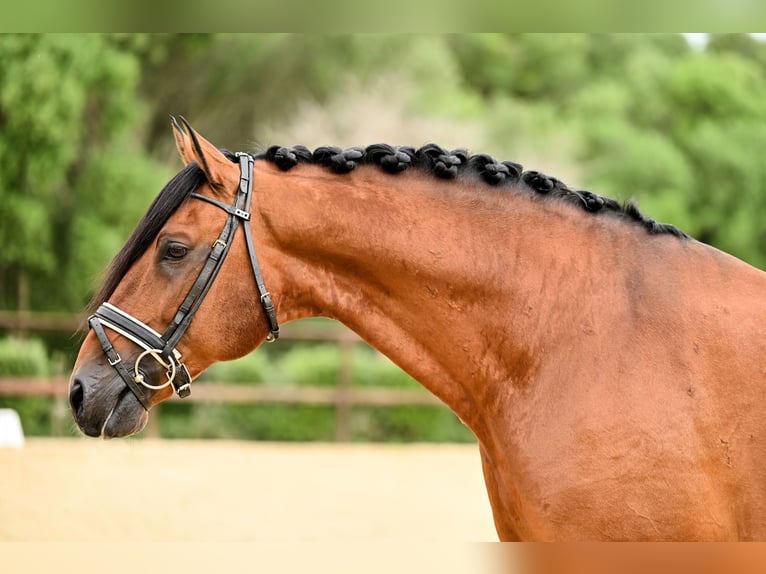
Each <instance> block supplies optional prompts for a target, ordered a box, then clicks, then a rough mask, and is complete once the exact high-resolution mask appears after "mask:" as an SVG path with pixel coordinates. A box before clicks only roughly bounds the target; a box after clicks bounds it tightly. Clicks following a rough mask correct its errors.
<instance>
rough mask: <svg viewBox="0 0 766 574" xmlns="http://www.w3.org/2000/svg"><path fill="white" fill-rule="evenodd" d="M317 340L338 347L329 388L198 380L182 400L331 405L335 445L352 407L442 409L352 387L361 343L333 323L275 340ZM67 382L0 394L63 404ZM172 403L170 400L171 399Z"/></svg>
mask: <svg viewBox="0 0 766 574" xmlns="http://www.w3.org/2000/svg"><path fill="white" fill-rule="evenodd" d="M85 329H86V322H85V317H84V316H83V315H77V314H65V313H31V312H16V311H13V312H9V311H0V330H4V331H9V332H12V333H28V332H35V331H39V332H45V331H47V332H65V333H66V332H69V333H73V332H78V331H79V332H81V333H84V330H85ZM282 339H284V340H287V341H290V340H292V341H322V342H334V343H336V344H338V346H339V350H340V369H339V372H338V380H337V382H336V385H335V386H332V387H312V386H297V385H296V386H289V385H269V384H262V383H261V384H258V385H252V384H249V385H248V384H236V383H214V382H204V383H199V384H195V385H194V387H193V391H192V394H191V396H190V397H189V398H187V399H184V400H186V401H191V402H202V403H222V402H223V403H250V404H259V403H260V404H263V403H272V404H274V403H276V404H301V405H329V406H334V407H335V421H336V432H335V438H336V440H338V441H348V440H350V438H351V410H352V408H353V407H354V406H378V407H392V406H442V407H443V408H446V407H444V405H443V403H442V402H441V401H440V400H439V399H437V398H436V397H435V396H433V395H432V394H431V393H429V392H428V391H426V390H425V389H423V388H415V389H397V388H391V387H354V386H352V384H351V380H352V366H351V365H352V360H351V358H352V352H353V348H354V346H356V345H357V344H360V343H362V341H361V339H360V338H359V337H358V336H357V335H356V334H355V333H353V332H352V331H350V330H349V329H346V328H345V327H343V326H342V325H340V324H338V323H327V324H315V323H311V322H301V321H299V322H296V323H290V324H288V325H285V326H284V327H283V328H282V332H281V335H280V340H282ZM67 389H68V381H67V379H66V378H64V377H52V378H18V377H16V378H10V377H9V378H0V396H49V397H54V398H57V399H59V402H60V403H61V402H64V401H65V400H66V395H67ZM171 400H173V399H171ZM160 412H161V409H157V408H155V409H153V416H152V417H150V424H149V426H148V428H147V431H146V432H147V434H148V435H149V436H158V435H159V421H158V418H159V417H160V416H161V414H160Z"/></svg>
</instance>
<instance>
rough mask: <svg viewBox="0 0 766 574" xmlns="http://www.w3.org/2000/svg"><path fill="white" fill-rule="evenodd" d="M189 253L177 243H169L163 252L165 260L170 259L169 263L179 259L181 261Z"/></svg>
mask: <svg viewBox="0 0 766 574" xmlns="http://www.w3.org/2000/svg"><path fill="white" fill-rule="evenodd" d="M188 252H189V250H188V249H187V248H186V247H184V246H183V245H180V244H178V243H171V244H170V245H168V249H167V251H166V252H165V259H170V260H171V261H178V260H179V259H183V258H184V257H186V254H187V253H188Z"/></svg>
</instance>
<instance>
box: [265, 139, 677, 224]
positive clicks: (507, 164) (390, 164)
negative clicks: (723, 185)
mask: <svg viewBox="0 0 766 574" xmlns="http://www.w3.org/2000/svg"><path fill="white" fill-rule="evenodd" d="M257 159H265V160H267V161H270V162H272V163H274V164H276V165H277V167H279V168H280V169H281V170H283V171H287V170H289V169H291V168H292V167H294V166H296V165H297V164H299V163H313V164H318V165H322V166H324V167H326V168H328V169H330V170H332V171H333V172H335V173H348V172H350V171H352V170H353V169H355V168H356V166H357V165H364V164H372V165H376V166H378V167H380V168H381V169H383V170H384V171H386V172H388V173H392V174H394V173H399V172H402V171H405V170H407V169H409V168H416V169H421V170H425V171H427V172H429V173H431V174H433V175H434V176H435V177H439V178H443V179H454V178H457V177H468V178H478V179H480V180H482V181H484V182H486V183H487V184H489V185H492V186H514V187H517V188H522V189H527V190H529V191H531V192H533V193H535V194H537V195H539V196H546V197H551V198H558V199H560V200H562V201H564V202H566V203H570V204H572V205H575V206H577V207H579V208H581V209H583V210H585V211H587V212H589V213H608V214H612V215H616V216H618V217H622V218H623V219H625V220H627V221H631V222H633V223H636V224H638V225H641V226H642V227H644V229H646V231H647V232H649V233H651V234H660V233H664V234H669V235H674V236H676V237H679V238H683V239H688V237H689V236H688V235H686V233H684V232H683V231H681V230H680V229H678V228H676V227H675V226H673V225H669V224H666V223H658V222H656V221H655V220H654V219H651V218H649V217H646V216H645V215H644V214H642V213H641V212H640V211H639V210H638V207H637V206H636V204H635V203H634V202H633V201H626V202H624V203H619V202H617V201H615V200H613V199H609V198H607V197H602V196H600V195H596V194H595V193H592V192H590V191H585V190H580V189H578V190H576V189H570V188H569V187H568V186H567V185H566V184H564V183H563V182H562V181H559V180H558V179H556V178H555V177H551V176H548V175H545V174H544V173H541V172H539V171H524V169H523V167H522V166H521V165H520V164H518V163H515V162H512V161H502V162H498V161H496V160H495V159H494V158H492V157H491V156H489V155H487V154H477V155H469V154H468V152H467V151H465V150H463V149H456V150H445V149H443V148H441V147H439V146H438V145H436V144H428V145H425V146H423V147H421V148H418V149H415V148H413V147H408V146H400V147H396V146H390V145H388V144H374V145H370V146H367V147H366V148H362V147H352V148H348V149H341V148H339V147H327V146H325V147H318V148H317V149H315V150H314V151H313V152H311V151H309V150H308V149H307V148H306V147H304V146H294V147H280V146H272V147H270V148H268V149H267V150H266V151H265V152H263V153H261V154H259V155H258V156H257Z"/></svg>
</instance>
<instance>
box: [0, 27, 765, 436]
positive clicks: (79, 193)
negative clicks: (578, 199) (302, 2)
mask: <svg viewBox="0 0 766 574" xmlns="http://www.w3.org/2000/svg"><path fill="white" fill-rule="evenodd" d="M764 94H766V45H765V44H763V43H761V41H760V40H759V38H758V37H756V36H753V35H745V34H734V35H681V34H649V35H631V34H617V35H609V34H596V35H588V34H554V35H549V34H507V35H505V34H489V35H472V34H466V35H445V34H440V35H369V34H366V35H300V34H299V35H291V34H256V35H246V34H236V35H226V34H210V35H208V34H204V35H193V34H189V35H176V34H156V35H155V34H104V35H96V34H89V35H49V34H43V35H12V34H9V35H2V36H0V245H1V246H2V247H1V248H0V407H10V408H13V409H15V410H16V411H17V412H18V413H19V414H20V416H21V419H22V424H23V427H24V431H25V433H26V434H27V435H28V436H51V435H52V436H76V435H77V434H78V433H77V432H76V431H75V429H74V425H73V423H72V422H71V416H70V414H69V410H68V406H67V403H66V399H65V393H66V384H67V377H68V373H69V369H70V368H71V366H72V364H73V362H74V358H75V355H76V351H77V348H78V347H79V344H80V341H81V340H82V336H83V332H82V330H81V329H82V326H83V324H84V323H83V318H84V316H83V309H84V307H85V305H86V304H87V302H88V300H89V298H90V296H91V295H92V294H93V292H94V291H95V289H96V287H97V285H98V283H99V279H100V276H101V273H102V271H103V270H104V268H105V267H106V265H107V264H108V262H109V260H110V258H111V257H112V256H113V255H114V254H116V253H117V251H118V250H119V248H120V247H121V245H122V244H123V242H124V241H125V239H126V238H127V236H128V235H129V233H130V232H131V230H132V229H133V228H134V227H135V225H136V223H137V221H138V220H139V219H140V217H141V216H142V214H143V213H144V211H145V210H146V208H147V207H148V205H149V203H150V202H151V200H152V199H153V198H154V196H155V195H156V194H157V193H158V192H159V190H160V189H161V188H162V186H163V185H164V183H165V182H166V181H167V180H168V179H169V178H170V177H171V176H172V175H173V174H174V173H175V172H176V171H177V170H178V169H180V167H181V164H180V160H179V159H178V158H177V155H176V151H175V148H174V144H173V138H172V135H171V132H170V121H169V117H170V115H183V116H185V117H186V118H187V119H189V121H190V122H191V123H192V124H193V125H194V126H195V128H196V129H197V130H199V131H200V132H201V133H202V134H204V135H205V136H206V137H207V138H208V139H210V140H211V141H212V142H214V143H216V144H217V145H219V146H221V147H226V148H228V149H231V150H234V151H236V150H249V151H259V150H262V149H264V148H265V147H267V146H269V145H272V144H281V145H294V144H303V145H306V146H308V147H310V148H313V147H316V146H319V145H340V146H350V145H367V144H371V143H378V142H385V143H390V144H395V145H413V146H420V145H423V144H425V143H429V142H434V143H438V144H440V145H442V146H444V147H448V148H456V147H460V148H466V149H468V150H469V151H470V152H472V153H489V154H491V155H493V156H495V157H496V158H498V159H502V160H505V159H509V160H513V161H516V162H520V163H522V164H523V165H524V166H525V168H527V169H535V170H538V171H543V172H545V173H548V174H550V175H553V176H556V177H558V178H559V179H561V180H563V181H565V182H566V183H568V184H569V185H570V186H572V187H576V188H585V189H589V190H591V191H594V192H596V193H599V194H602V195H607V196H610V197H614V198H617V199H621V200H624V199H629V198H634V199H636V200H637V201H638V203H639V205H640V207H641V208H642V210H643V211H644V212H646V213H647V214H649V215H650V216H651V217H653V218H655V219H657V220H660V221H665V222H670V223H673V224H675V225H677V226H678V227H680V228H682V229H684V230H685V231H686V232H688V233H689V234H690V235H692V236H693V237H695V238H697V239H699V240H701V241H704V242H707V243H710V244H712V245H714V246H716V247H719V248H721V249H723V250H725V251H728V252H730V253H732V254H734V255H736V256H738V257H740V258H742V259H744V260H745V261H747V262H749V263H751V264H753V265H755V266H758V267H761V268H763V267H764V266H765V265H766V218H764V217H763V213H764V207H765V206H766V162H764V161H763V159H762V155H763V151H764V150H766V98H765V97H764ZM284 339H285V340H284V342H280V344H279V345H274V346H268V347H263V348H261V349H260V350H258V351H257V352H256V353H254V354H253V355H251V356H248V357H246V358H244V359H242V360H240V361H236V362H233V363H227V364H220V365H216V366H214V367H213V368H211V369H210V370H209V371H208V372H207V373H205V374H204V375H203V376H202V380H204V381H205V383H204V384H198V385H195V386H194V390H193V393H192V399H189V400H186V401H177V400H171V401H168V402H166V403H164V404H163V405H162V406H161V407H160V408H158V409H156V411H153V413H152V417H151V422H150V424H149V426H148V427H147V429H146V430H145V431H143V435H144V436H150V437H162V438H230V439H257V440H270V441H341V442H367V441H374V442H384V441H385V442H424V441H425V442H464V443H471V442H472V441H473V440H474V439H473V437H472V435H471V433H470V432H469V431H468V430H467V429H466V428H465V427H463V426H462V425H461V424H460V422H459V421H458V420H457V418H456V417H455V416H454V415H453V414H452V413H451V412H449V411H448V410H446V409H445V408H444V407H443V406H441V405H440V404H438V402H437V401H436V400H435V399H434V398H433V397H432V396H431V395H429V394H428V393H427V392H426V391H425V390H423V389H422V388H421V387H420V386H419V385H417V383H415V382H414V381H413V380H412V379H410V378H409V377H408V376H406V375H405V374H404V373H402V372H401V371H400V370H398V369H397V368H396V367H395V366H394V365H392V364H391V363H390V362H389V361H387V360H386V359H385V358H383V357H381V356H380V355H378V354H377V353H375V352H374V351H373V350H371V349H370V348H368V347H366V346H365V345H363V344H361V343H360V342H359V341H358V340H357V339H356V338H355V336H353V334H351V333H349V332H348V331H346V330H345V329H344V328H342V327H341V326H340V325H337V324H335V323H332V322H329V321H322V320H318V321H317V320H312V321H304V322H298V323H295V324H293V325H289V326H288V327H287V328H286V329H285V338H284Z"/></svg>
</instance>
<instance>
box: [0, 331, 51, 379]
mask: <svg viewBox="0 0 766 574" xmlns="http://www.w3.org/2000/svg"><path fill="white" fill-rule="evenodd" d="M48 374H49V368H48V353H47V352H46V351H45V346H44V345H43V344H42V342H41V341H39V340H37V339H22V338H19V337H6V338H0V377H44V376H46V375H48Z"/></svg>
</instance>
